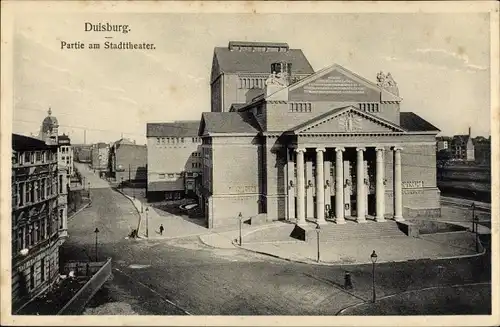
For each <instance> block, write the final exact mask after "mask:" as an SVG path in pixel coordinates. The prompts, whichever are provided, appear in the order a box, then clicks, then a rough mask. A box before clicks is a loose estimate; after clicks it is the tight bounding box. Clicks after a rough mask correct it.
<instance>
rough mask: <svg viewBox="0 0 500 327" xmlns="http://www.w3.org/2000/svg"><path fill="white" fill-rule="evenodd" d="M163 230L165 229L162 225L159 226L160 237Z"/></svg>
mask: <svg viewBox="0 0 500 327" xmlns="http://www.w3.org/2000/svg"><path fill="white" fill-rule="evenodd" d="M164 230H165V229H164V228H163V224H161V225H160V235H163V231H164Z"/></svg>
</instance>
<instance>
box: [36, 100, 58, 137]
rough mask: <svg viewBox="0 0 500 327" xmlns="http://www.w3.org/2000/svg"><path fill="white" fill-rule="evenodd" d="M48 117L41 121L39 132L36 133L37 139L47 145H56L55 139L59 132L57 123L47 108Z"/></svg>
mask: <svg viewBox="0 0 500 327" xmlns="http://www.w3.org/2000/svg"><path fill="white" fill-rule="evenodd" d="M47 113H48V116H47V117H45V119H44V120H43V121H42V125H41V126H40V132H39V133H38V139H40V140H42V141H44V142H45V143H47V144H49V143H52V144H57V137H58V132H59V122H58V121H57V118H56V117H54V116H52V109H51V108H49V110H48V112H47Z"/></svg>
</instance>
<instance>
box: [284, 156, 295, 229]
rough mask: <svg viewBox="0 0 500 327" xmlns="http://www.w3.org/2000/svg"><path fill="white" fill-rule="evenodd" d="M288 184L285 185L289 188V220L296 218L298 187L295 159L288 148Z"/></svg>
mask: <svg viewBox="0 0 500 327" xmlns="http://www.w3.org/2000/svg"><path fill="white" fill-rule="evenodd" d="M286 153H287V164H286V168H287V179H286V181H287V185H285V187H286V189H287V190H288V193H287V195H288V197H287V198H288V212H287V217H288V220H289V221H293V220H295V189H296V187H297V185H296V181H295V163H294V161H293V153H292V152H291V151H290V149H288V148H287V150H286Z"/></svg>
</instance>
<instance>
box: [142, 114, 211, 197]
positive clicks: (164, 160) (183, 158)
mask: <svg viewBox="0 0 500 327" xmlns="http://www.w3.org/2000/svg"><path fill="white" fill-rule="evenodd" d="M199 125H200V122H199V121H177V122H172V123H149V124H147V134H146V136H147V141H148V159H147V162H148V181H147V194H148V199H180V198H182V197H184V196H186V195H190V194H194V193H195V190H196V187H197V183H198V181H199V180H200V178H201V176H200V174H201V171H202V158H201V138H200V137H199V136H198V128H199Z"/></svg>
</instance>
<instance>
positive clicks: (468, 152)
mask: <svg viewBox="0 0 500 327" xmlns="http://www.w3.org/2000/svg"><path fill="white" fill-rule="evenodd" d="M451 155H452V157H453V158H454V159H456V160H464V161H474V143H473V142H472V137H471V128H470V127H469V134H468V135H455V136H453V138H452V140H451Z"/></svg>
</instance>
